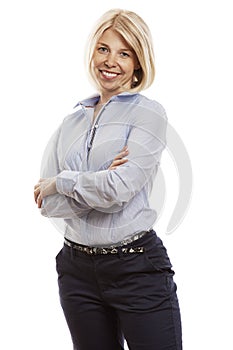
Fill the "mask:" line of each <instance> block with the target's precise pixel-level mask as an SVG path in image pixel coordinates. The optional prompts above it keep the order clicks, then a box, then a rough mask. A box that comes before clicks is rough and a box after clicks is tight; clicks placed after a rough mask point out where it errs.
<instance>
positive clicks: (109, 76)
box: [100, 70, 119, 79]
mask: <svg viewBox="0 0 233 350" xmlns="http://www.w3.org/2000/svg"><path fill="white" fill-rule="evenodd" d="M100 72H101V74H102V75H103V76H104V77H105V78H107V79H114V78H116V77H117V76H118V75H119V73H113V72H108V71H106V70H101V71H100Z"/></svg>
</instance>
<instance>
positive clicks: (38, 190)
mask: <svg viewBox="0 0 233 350" xmlns="http://www.w3.org/2000/svg"><path fill="white" fill-rule="evenodd" d="M128 154H129V150H128V148H127V146H124V147H123V149H122V150H121V152H120V153H118V154H117V155H116V157H115V158H114V159H113V161H112V163H111V165H110V167H109V168H108V170H114V169H116V168H117V167H118V166H120V165H123V164H125V163H126V162H127V161H128V159H127V158H126V157H127V156H128ZM57 192H58V191H57V188H56V177H55V176H54V177H49V178H46V179H40V180H39V181H38V183H37V184H36V185H35V186H34V199H35V202H36V204H37V206H38V208H41V206H42V201H43V199H44V198H45V197H47V196H50V195H53V194H56V193H57Z"/></svg>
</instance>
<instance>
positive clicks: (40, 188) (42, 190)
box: [34, 177, 57, 208]
mask: <svg viewBox="0 0 233 350" xmlns="http://www.w3.org/2000/svg"><path fill="white" fill-rule="evenodd" d="M55 193H57V187H56V177H49V178H47V179H40V180H39V182H38V183H37V184H36V185H35V186H34V199H35V202H36V204H37V206H38V208H41V205H42V201H43V199H44V198H45V197H47V196H50V195H51V194H55Z"/></svg>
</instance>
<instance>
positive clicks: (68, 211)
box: [40, 128, 92, 219]
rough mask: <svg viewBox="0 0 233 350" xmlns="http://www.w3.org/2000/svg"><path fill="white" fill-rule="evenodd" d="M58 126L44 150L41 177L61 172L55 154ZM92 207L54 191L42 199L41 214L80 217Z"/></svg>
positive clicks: (58, 132) (58, 133) (52, 175)
mask: <svg viewBox="0 0 233 350" xmlns="http://www.w3.org/2000/svg"><path fill="white" fill-rule="evenodd" d="M60 129H61V128H59V129H58V130H57V131H56V132H55V133H54V134H53V136H52V137H51V139H50V141H49V142H48V145H47V147H46V149H45V151H44V154H43V158H42V162H41V171H40V176H41V178H49V177H54V176H56V175H57V174H59V173H60V172H61V170H60V168H59V161H58V156H57V144H58V139H59V135H60ZM91 209H92V208H90V207H89V206H88V205H86V204H85V205H82V204H81V203H80V202H78V201H77V200H75V199H73V198H71V197H69V196H67V195H66V194H65V193H64V194H61V193H56V194H54V195H51V196H47V197H45V198H44V199H43V203H42V208H41V215H43V216H45V217H55V218H63V219H71V218H75V217H82V216H83V215H85V214H87V213H88V212H89V211H90V210H91Z"/></svg>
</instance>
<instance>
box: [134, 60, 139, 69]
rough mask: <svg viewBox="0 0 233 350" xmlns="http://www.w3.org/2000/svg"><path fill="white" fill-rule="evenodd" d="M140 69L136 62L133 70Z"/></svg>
mask: <svg viewBox="0 0 233 350" xmlns="http://www.w3.org/2000/svg"><path fill="white" fill-rule="evenodd" d="M140 68H141V66H140V63H139V62H138V60H137V61H136V63H135V66H134V70H138V69H140Z"/></svg>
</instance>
